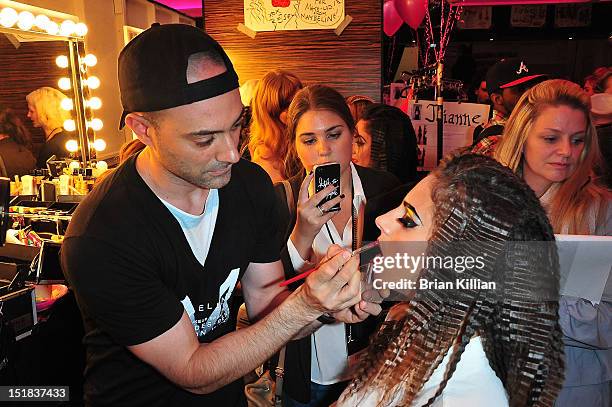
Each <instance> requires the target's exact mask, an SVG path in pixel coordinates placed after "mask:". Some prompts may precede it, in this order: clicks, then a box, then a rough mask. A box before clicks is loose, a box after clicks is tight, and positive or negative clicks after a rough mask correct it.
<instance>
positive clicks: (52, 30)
mask: <svg viewBox="0 0 612 407" xmlns="http://www.w3.org/2000/svg"><path fill="white" fill-rule="evenodd" d="M45 31H46V32H47V34H51V35H57V33H59V25H57V23H56V22H55V21H49V22H48V23H47V27H46V28H45Z"/></svg>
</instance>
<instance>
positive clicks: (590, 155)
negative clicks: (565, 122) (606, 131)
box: [494, 79, 611, 234]
mask: <svg viewBox="0 0 612 407" xmlns="http://www.w3.org/2000/svg"><path fill="white" fill-rule="evenodd" d="M551 106H552V107H556V106H567V107H570V108H572V109H576V110H579V111H581V112H582V113H584V116H585V118H586V121H587V127H586V135H585V139H584V149H583V150H582V153H581V155H580V158H579V161H578V164H577V166H576V170H575V171H574V173H573V174H571V175H570V176H569V177H568V178H567V179H566V180H565V181H563V182H560V183H559V185H558V189H557V191H556V193H555V195H554V197H553V198H552V201H551V202H550V205H549V207H548V208H547V211H548V216H549V218H550V222H551V224H552V226H553V229H554V231H555V233H569V234H592V233H594V232H595V228H596V227H597V225H601V224H602V223H603V222H604V220H605V219H604V217H605V216H606V210H607V206H608V201H609V200H610V199H611V193H610V191H608V190H607V189H605V188H604V187H602V186H600V185H599V184H598V183H597V182H596V180H595V177H594V175H593V168H594V166H595V165H596V164H599V162H600V161H601V154H600V152H599V146H598V143H597V132H596V130H595V126H594V125H593V122H592V119H591V116H590V110H591V100H590V98H589V96H588V95H587V94H586V93H585V92H584V90H583V89H582V88H581V87H580V86H579V85H577V84H575V83H573V82H569V81H566V80H561V79H553V80H548V81H545V82H542V83H540V84H538V85H536V86H534V87H533V88H531V89H530V90H528V91H527V92H525V93H524V94H523V96H522V97H521V98H520V99H519V101H518V103H517V105H516V106H515V108H514V110H513V111H512V114H511V115H510V118H509V119H508V122H507V123H506V126H505V128H504V134H503V136H502V137H501V140H500V142H499V144H498V145H497V146H496V148H495V153H494V158H495V159H497V160H498V161H499V162H500V163H502V164H504V165H506V166H508V167H510V169H512V171H514V172H515V173H517V174H519V175H520V176H522V175H523V165H524V161H525V157H524V155H523V150H524V148H525V143H526V141H527V138H528V137H529V135H530V134H531V130H532V127H533V124H534V123H535V121H536V120H537V118H538V117H539V115H540V114H541V113H542V111H543V110H544V109H546V108H548V107H551Z"/></svg>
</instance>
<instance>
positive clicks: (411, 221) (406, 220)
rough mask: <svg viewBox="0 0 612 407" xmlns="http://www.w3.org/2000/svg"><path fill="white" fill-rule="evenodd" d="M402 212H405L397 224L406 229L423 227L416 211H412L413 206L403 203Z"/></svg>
mask: <svg viewBox="0 0 612 407" xmlns="http://www.w3.org/2000/svg"><path fill="white" fill-rule="evenodd" d="M404 210H405V213H404V216H402V217H401V218H398V219H397V220H398V221H399V223H401V224H402V225H403V226H404V227H406V228H414V227H416V226H423V221H422V220H421V217H420V216H419V214H418V213H417V211H416V209H414V206H412V205H411V204H410V203H408V202H406V201H404Z"/></svg>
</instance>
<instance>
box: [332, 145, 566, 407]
mask: <svg viewBox="0 0 612 407" xmlns="http://www.w3.org/2000/svg"><path fill="white" fill-rule="evenodd" d="M436 176H437V181H436V184H435V186H434V187H433V190H432V200H433V203H434V205H435V215H434V225H433V232H432V237H431V239H430V241H429V244H428V249H427V255H433V256H442V257H444V256H446V255H455V256H456V255H457V247H460V248H461V249H460V250H461V254H462V255H465V256H474V257H475V256H482V255H483V254H485V253H486V255H485V256H484V258H485V262H484V263H485V266H484V267H483V268H482V269H480V270H479V269H472V270H471V271H469V270H466V271H465V272H464V275H463V277H465V278H479V279H481V280H483V281H494V282H496V284H497V289H496V290H479V289H470V290H461V291H459V290H452V291H451V290H443V289H436V288H434V289H430V290H420V291H417V293H416V295H415V297H414V299H413V300H411V301H410V303H409V312H408V313H407V314H406V316H405V317H404V318H403V319H401V320H399V321H387V322H385V323H384V324H383V326H382V327H381V328H380V330H379V331H378V333H377V334H375V335H374V337H373V338H372V343H371V344H370V347H369V348H368V353H367V355H366V356H365V357H364V359H363V360H362V363H361V366H360V369H359V371H358V373H357V376H356V378H355V379H354V380H353V382H352V383H351V384H350V385H349V387H348V388H347V390H345V394H344V395H343V397H342V398H341V400H342V399H346V398H350V400H351V403H352V404H356V405H358V404H359V402H358V401H356V400H357V399H363V397H366V396H367V395H368V394H369V392H373V391H375V392H376V394H378V395H380V398H379V399H378V400H377V405H379V406H387V405H401V406H410V405H411V403H412V402H413V401H414V400H415V398H416V396H417V395H418V394H419V391H420V390H421V389H422V387H423V384H424V383H425V382H426V381H427V380H428V379H429V378H430V377H431V374H432V373H433V371H434V370H435V369H436V368H437V367H438V366H439V364H440V363H441V361H442V360H443V358H444V356H445V354H446V353H447V351H449V352H450V354H451V356H450V360H449V363H448V366H447V369H446V372H445V375H444V379H443V380H442V382H441V383H440V385H439V388H438V390H437V392H436V393H435V395H434V396H433V397H431V398H430V399H429V400H428V402H427V403H426V404H425V405H431V404H432V403H433V402H434V400H435V399H436V398H437V397H438V396H440V394H442V391H443V390H444V388H445V386H446V384H447V383H448V381H449V380H450V378H451V377H452V375H453V374H454V371H455V369H456V367H457V364H458V362H459V360H460V359H461V355H462V353H463V351H464V350H465V347H466V345H467V344H468V343H469V341H470V339H471V338H472V336H473V335H475V334H478V335H480V337H481V338H482V341H483V348H484V351H485V354H486V355H487V358H488V360H489V364H490V366H491V368H492V369H493V370H494V371H495V373H496V375H497V376H498V377H499V379H500V380H501V382H502V383H503V385H504V387H505V389H506V392H507V395H508V398H509V405H510V406H513V407H514V406H516V407H518V406H520V407H525V406H552V405H553V403H554V400H555V399H556V396H557V394H558V392H559V390H560V389H561V385H562V383H563V379H564V373H563V371H564V370H563V369H564V363H563V343H562V340H561V330H560V327H559V323H558V315H557V312H558V303H557V300H556V299H557V298H558V291H559V261H558V257H557V252H556V248H555V246H554V235H553V231H552V228H551V226H550V223H549V222H548V218H547V216H546V213H545V211H544V210H543V209H542V207H541V205H540V203H539V201H538V199H537V198H536V196H535V194H534V193H533V191H532V190H531V189H530V188H529V187H528V186H527V185H526V184H525V183H524V182H523V181H522V180H520V179H519V178H518V177H517V176H516V175H514V174H513V173H512V171H510V170H509V169H508V168H506V167H503V166H501V165H500V164H499V163H497V162H496V161H494V160H492V159H490V158H488V157H484V156H479V155H473V154H468V155H461V156H454V157H451V158H449V159H447V160H446V161H445V162H443V163H442V164H441V166H440V167H439V168H438V169H437V170H436ZM476 242H477V243H478V244H475V243H476ZM538 242H539V243H538ZM542 242H548V243H542ZM456 277H457V274H456V273H455V272H454V270H452V269H449V268H444V267H442V266H440V267H439V268H436V267H434V268H426V269H424V270H423V271H422V274H421V275H420V278H425V279H428V280H429V281H434V279H437V280H439V281H442V282H445V281H454V280H455V278H456ZM455 345H456V347H455ZM449 349H450V350H449Z"/></svg>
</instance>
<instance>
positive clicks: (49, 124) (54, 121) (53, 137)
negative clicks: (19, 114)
mask: <svg viewBox="0 0 612 407" xmlns="http://www.w3.org/2000/svg"><path fill="white" fill-rule="evenodd" d="M65 98H66V95H64V94H63V93H62V92H60V91H59V90H57V89H55V88H51V87H48V86H45V87H42V88H38V89H36V90H34V91H32V92H30V93H28V95H27V96H26V101H27V102H28V118H29V119H30V120H31V121H32V125H33V126H34V127H39V128H41V129H42V131H43V132H44V134H45V145H44V146H43V147H42V149H41V150H40V152H39V153H38V161H37V162H36V166H37V167H38V168H46V163H47V160H48V159H49V158H50V157H51V156H52V155H55V156H56V157H57V158H58V159H61V158H64V157H68V156H69V155H70V153H69V152H68V150H66V142H67V141H68V140H70V139H71V138H72V137H71V136H70V134H69V133H67V132H65V131H64V121H65V120H67V119H70V112H69V111H67V110H64V109H62V107H61V105H60V104H61V102H62V100H63V99H65Z"/></svg>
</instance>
